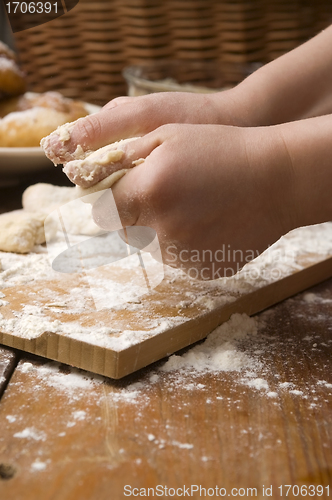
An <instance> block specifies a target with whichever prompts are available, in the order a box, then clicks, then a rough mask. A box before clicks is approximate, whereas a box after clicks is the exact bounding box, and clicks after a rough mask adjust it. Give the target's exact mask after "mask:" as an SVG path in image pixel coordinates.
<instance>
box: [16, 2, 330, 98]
mask: <svg viewBox="0 0 332 500" xmlns="http://www.w3.org/2000/svg"><path fill="white" fill-rule="evenodd" d="M28 22H29V21H28V20H26V16H23V17H22V20H21V23H22V28H29V24H28ZM331 23H332V2H331V0H315V1H309V0H241V1H238V0H235V1H234V0H232V1H231V0H165V1H163V0H97V1H94V0H80V2H79V4H78V5H77V6H76V7H75V8H74V9H73V10H72V11H70V12H68V13H67V14H66V15H64V16H62V17H59V18H57V19H55V20H53V21H50V22H47V23H45V24H42V25H40V26H38V27H33V28H29V29H28V30H27V31H20V32H18V33H16V34H15V39H16V46H17V49H18V52H19V55H20V60H21V64H22V66H23V68H24V70H25V71H26V73H27V79H28V85H29V88H30V89H31V90H34V91H36V92H43V91H46V90H59V91H61V92H62V93H63V94H64V95H66V96H68V97H74V98H79V99H82V100H84V101H87V102H91V103H96V104H105V103H106V102H107V101H109V100H110V99H112V98H114V97H116V96H119V95H124V94H126V93H127V87H126V83H125V80H124V78H123V76H122V71H123V69H124V68H125V67H127V66H130V65H142V64H143V65H144V64H150V65H151V64H153V63H154V62H155V61H160V60H173V59H178V60H190V61H209V62H213V63H217V64H218V65H219V64H220V65H221V67H222V65H223V64H247V63H253V62H259V63H266V62H268V61H271V60H272V59H275V58H276V57H278V56H280V55H282V54H284V53H285V52H287V51H289V50H291V49H293V48H295V47H296V46H298V45H299V44H301V43H303V42H304V41H305V40H307V39H309V38H311V37H312V36H314V35H315V34H317V33H318V32H319V31H320V30H322V29H324V28H325V27H326V26H327V25H329V24H331Z"/></svg>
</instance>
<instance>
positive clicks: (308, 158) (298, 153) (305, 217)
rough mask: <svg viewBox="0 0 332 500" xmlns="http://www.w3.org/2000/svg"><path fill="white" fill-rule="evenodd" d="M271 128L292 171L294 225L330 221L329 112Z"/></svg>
mask: <svg viewBox="0 0 332 500" xmlns="http://www.w3.org/2000/svg"><path fill="white" fill-rule="evenodd" d="M275 128H276V129H277V131H278V133H279V134H281V135H282V137H283V142H284V148H285V150H286V152H287V155H288V157H289V163H290V164H291V169H292V171H293V175H292V178H293V188H292V189H293V199H294V201H293V210H294V220H295V227H300V226H306V225H311V224H319V223H322V222H327V221H329V220H332V197H331V191H330V186H331V185H332V141H331V137H332V115H326V116H321V117H316V118H309V119H306V120H300V121H298V122H292V123H286V124H283V125H279V126H277V127H275Z"/></svg>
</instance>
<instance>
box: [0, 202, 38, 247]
mask: <svg viewBox="0 0 332 500" xmlns="http://www.w3.org/2000/svg"><path fill="white" fill-rule="evenodd" d="M44 220H45V215H44V214H42V213H34V214H31V213H28V212H25V211H24V210H14V211H13V212H7V213H5V214H1V215H0V250H1V251H3V252H15V253H28V252H31V250H32V249H33V247H34V246H35V245H38V244H41V243H44V242H45V234H44Z"/></svg>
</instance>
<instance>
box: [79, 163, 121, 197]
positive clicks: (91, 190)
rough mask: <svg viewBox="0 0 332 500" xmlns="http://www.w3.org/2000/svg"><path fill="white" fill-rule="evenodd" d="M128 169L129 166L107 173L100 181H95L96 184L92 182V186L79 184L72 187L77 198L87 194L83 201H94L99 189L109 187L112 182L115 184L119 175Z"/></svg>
mask: <svg viewBox="0 0 332 500" xmlns="http://www.w3.org/2000/svg"><path fill="white" fill-rule="evenodd" d="M129 170H130V169H129V168H123V169H122V170H118V171H117V172H114V173H113V174H111V175H109V176H108V177H106V178H105V179H103V180H102V181H100V182H97V184H94V185H93V186H91V187H88V188H82V187H80V186H76V187H75V188H74V189H75V192H76V196H77V198H81V197H82V196H88V197H87V198H85V199H84V200H83V201H84V202H87V203H94V202H95V201H96V200H97V199H98V198H99V196H100V191H103V190H105V189H109V188H111V187H112V186H113V184H115V183H116V182H117V181H118V180H120V179H121V177H123V176H124V175H125V174H126V173H127V172H128V171H129Z"/></svg>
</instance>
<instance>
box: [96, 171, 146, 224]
mask: <svg viewBox="0 0 332 500" xmlns="http://www.w3.org/2000/svg"><path fill="white" fill-rule="evenodd" d="M136 169H138V167H136ZM136 169H133V170H131V171H129V172H127V174H126V175H125V176H124V177H122V178H121V179H120V180H119V181H118V182H117V183H116V185H114V187H113V188H112V189H111V188H110V189H107V190H106V191H105V192H104V193H103V194H102V195H101V196H100V197H99V198H98V200H97V201H96V202H95V203H94V204H93V207H92V217H93V220H94V222H95V223H96V224H97V226H99V227H100V228H101V229H104V230H106V231H115V230H118V229H122V228H123V227H126V226H134V225H135V224H136V222H137V220H138V218H139V215H140V202H139V199H140V196H139V194H138V190H137V188H133V186H137V184H136V182H135V181H136V179H135V177H136V176H135V175H133V174H135V172H134V171H135V170H136Z"/></svg>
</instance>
